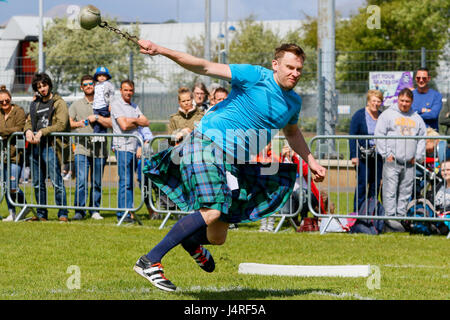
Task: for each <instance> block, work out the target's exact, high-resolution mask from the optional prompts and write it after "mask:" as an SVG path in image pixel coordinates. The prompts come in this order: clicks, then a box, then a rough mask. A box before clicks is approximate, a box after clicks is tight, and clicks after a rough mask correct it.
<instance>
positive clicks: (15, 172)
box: [0, 86, 25, 221]
mask: <svg viewBox="0 0 450 320" xmlns="http://www.w3.org/2000/svg"><path fill="white" fill-rule="evenodd" d="M11 100H12V98H11V93H10V92H9V91H8V90H7V89H6V87H5V86H1V87H0V136H1V137H2V139H3V145H2V146H3V149H2V155H4V157H3V161H4V162H3V163H4V165H3V168H2V170H3V182H4V183H5V187H6V186H7V184H8V183H9V190H10V197H11V199H12V200H13V201H14V202H16V203H25V197H24V194H23V191H22V190H21V189H20V188H19V179H20V175H21V171H22V167H23V162H24V155H23V151H22V150H23V149H21V148H16V140H17V138H14V140H12V141H11V144H10V150H9V155H10V167H9V168H10V174H9V176H8V175H7V172H8V171H7V166H8V162H7V154H6V151H7V148H6V147H7V141H8V138H9V137H10V136H11V134H12V133H14V132H16V131H23V127H24V125H25V111H24V110H23V108H22V107H20V106H18V105H16V104H14V103H11ZM5 198H6V205H7V206H8V212H9V215H8V217H7V218H5V219H3V221H14V219H15V217H16V208H15V207H14V205H13V204H12V203H11V201H9V198H8V197H5Z"/></svg>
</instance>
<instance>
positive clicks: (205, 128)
mask: <svg viewBox="0 0 450 320" xmlns="http://www.w3.org/2000/svg"><path fill="white" fill-rule="evenodd" d="M230 69H231V92H230V94H229V95H228V97H227V99H225V100H223V101H222V102H220V103H218V104H217V105H215V106H214V107H213V108H211V110H210V111H208V113H207V114H205V116H203V118H202V120H201V121H200V123H199V126H198V130H199V131H200V132H201V133H202V134H204V135H205V136H207V137H209V138H210V139H212V140H213V141H215V142H216V143H217V144H218V145H219V146H220V145H221V146H223V148H224V150H225V151H226V153H227V154H228V155H231V156H234V157H235V158H237V159H239V160H241V161H242V160H244V161H248V160H249V159H250V158H251V157H252V156H254V155H256V154H258V153H259V152H260V151H261V150H262V149H263V148H264V147H265V146H266V145H267V143H268V142H269V141H270V140H272V137H273V136H274V135H276V134H277V133H278V130H279V129H282V128H284V127H285V126H286V125H287V124H297V123H298V119H299V114H300V109H301V105H302V99H301V98H300V96H299V95H298V94H297V93H295V92H294V90H283V89H281V88H280V86H279V85H278V84H277V83H276V82H275V80H274V78H273V71H271V70H269V69H266V68H263V67H260V66H253V65H249V64H231V65H230Z"/></svg>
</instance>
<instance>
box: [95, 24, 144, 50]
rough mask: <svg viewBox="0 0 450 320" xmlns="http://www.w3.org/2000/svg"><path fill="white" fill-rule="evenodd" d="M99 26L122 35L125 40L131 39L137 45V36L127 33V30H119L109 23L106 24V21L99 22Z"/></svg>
mask: <svg viewBox="0 0 450 320" xmlns="http://www.w3.org/2000/svg"><path fill="white" fill-rule="evenodd" d="M99 27H101V28H105V29H107V30H109V31H112V32H114V33H116V34H118V35H120V36H122V37H123V38H125V39H126V40H129V41H132V42H134V43H136V44H137V45H139V43H138V40H139V39H138V37H136V36H133V35H131V34H129V33H128V32H124V31H121V30H119V29H117V28H114V27H111V26H110V25H108V23H106V21H102V22H100V24H99Z"/></svg>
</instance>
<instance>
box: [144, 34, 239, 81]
mask: <svg viewBox="0 0 450 320" xmlns="http://www.w3.org/2000/svg"><path fill="white" fill-rule="evenodd" d="M139 45H140V46H141V53H144V54H148V55H151V56H156V55H162V56H165V57H167V58H169V59H170V60H172V61H174V62H176V63H177V64H179V65H180V66H182V67H183V68H185V69H186V70H189V71H192V72H194V73H197V74H200V75H205V76H210V77H213V78H218V79H222V80H226V81H230V80H231V70H230V67H229V66H228V65H227V64H222V63H215V62H211V61H208V60H205V59H202V58H198V57H194V56H192V55H190V54H188V53H184V52H180V51H176V50H171V49H168V48H165V47H162V46H160V45H157V44H156V43H153V42H151V41H149V40H139Z"/></svg>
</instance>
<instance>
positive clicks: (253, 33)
mask: <svg viewBox="0 0 450 320" xmlns="http://www.w3.org/2000/svg"><path fill="white" fill-rule="evenodd" d="M280 40H281V39H280V37H279V36H278V34H277V33H276V32H274V31H272V30H271V29H268V28H266V27H264V24H263V23H261V22H256V21H255V20H254V18H253V17H252V16H250V17H248V18H247V19H245V20H242V21H240V22H239V25H238V27H237V28H236V34H235V35H234V37H233V39H232V41H231V43H230V53H229V62H230V63H250V64H255V65H260V66H263V67H266V68H271V65H272V59H273V50H274V48H276V47H277V46H278V45H279V44H280V43H281V41H280Z"/></svg>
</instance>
